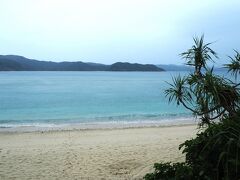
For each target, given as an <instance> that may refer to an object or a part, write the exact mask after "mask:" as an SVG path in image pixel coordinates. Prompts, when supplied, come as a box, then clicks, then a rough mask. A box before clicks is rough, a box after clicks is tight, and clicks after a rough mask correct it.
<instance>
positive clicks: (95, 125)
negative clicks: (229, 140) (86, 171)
mask: <svg viewBox="0 0 240 180" xmlns="http://www.w3.org/2000/svg"><path fill="white" fill-rule="evenodd" d="M196 124H197V119H194V118H178V119H171V120H170V119H165V120H155V121H150V120H141V121H105V122H88V123H69V124H66V123H65V124H64V123H63V124H50V123H45V124H40V123H36V124H14V125H11V124H6V125H3V124H2V125H0V133H3V132H35V131H40V132H45V131H71V130H98V129H103V130H105V129H106V130H107V129H128V128H151V127H165V126H167V127H168V126H184V125H196Z"/></svg>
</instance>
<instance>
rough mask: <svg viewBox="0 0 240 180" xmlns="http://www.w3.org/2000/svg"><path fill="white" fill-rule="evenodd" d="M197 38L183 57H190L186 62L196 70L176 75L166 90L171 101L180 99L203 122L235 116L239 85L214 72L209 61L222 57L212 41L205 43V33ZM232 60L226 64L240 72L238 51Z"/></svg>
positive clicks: (180, 102) (233, 70) (239, 96)
mask: <svg viewBox="0 0 240 180" xmlns="http://www.w3.org/2000/svg"><path fill="white" fill-rule="evenodd" d="M193 40H194V45H193V46H192V47H191V48H190V49H189V50H187V51H186V52H184V53H182V54H181V56H182V58H184V59H186V65H188V66H193V67H194V72H193V73H190V74H189V75H187V76H184V77H181V76H180V75H179V76H178V77H173V83H172V84H169V85H170V87H169V89H167V90H166V91H165V94H166V96H167V97H168V98H169V101H170V102H171V101H176V102H177V104H178V105H180V104H181V105H183V106H184V107H185V108H187V109H188V110H190V111H192V112H193V113H194V115H196V116H199V117H200V118H201V120H202V121H201V123H202V124H211V122H213V120H215V119H217V118H218V119H220V120H221V118H223V117H226V116H228V117H231V116H235V115H236V111H237V109H239V100H240V91H239V88H238V86H239V84H237V83H234V82H233V81H231V80H230V79H227V78H225V77H221V76H219V75H216V74H214V71H213V70H214V68H213V67H212V68H209V67H208V62H209V61H212V62H213V61H214V60H213V58H218V57H217V54H216V52H215V51H213V50H212V49H211V48H210V45H211V43H206V44H205V43H204V36H201V37H200V38H193ZM231 60H232V61H231V62H230V64H227V65H225V67H227V68H228V70H229V71H230V72H232V73H234V74H235V75H236V74H237V73H240V55H239V53H238V52H237V51H236V56H235V57H233V58H231Z"/></svg>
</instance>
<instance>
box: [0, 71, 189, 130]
mask: <svg viewBox="0 0 240 180" xmlns="http://www.w3.org/2000/svg"><path fill="white" fill-rule="evenodd" d="M185 73H186V72H0V127H1V128H4V127H5V128H6V127H18V126H43V127H44V126H55V125H56V126H57V125H67V124H79V123H80V124H81V123H108V122H109V123H113V122H117V123H129V122H160V121H164V120H168V121H169V120H170V121H177V120H178V119H186V118H191V117H192V116H191V113H190V112H188V111H187V110H185V109H184V108H183V107H181V106H176V104H174V103H172V104H169V103H168V99H167V98H165V95H164V90H165V89H166V88H167V87H168V84H167V83H166V82H171V81H172V76H175V75H178V74H185Z"/></svg>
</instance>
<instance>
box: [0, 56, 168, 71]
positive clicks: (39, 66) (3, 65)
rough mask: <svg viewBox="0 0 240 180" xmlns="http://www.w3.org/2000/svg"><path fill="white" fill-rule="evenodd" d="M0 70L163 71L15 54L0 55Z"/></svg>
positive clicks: (140, 65) (127, 64) (136, 66)
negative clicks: (43, 58) (35, 57)
mask: <svg viewBox="0 0 240 180" xmlns="http://www.w3.org/2000/svg"><path fill="white" fill-rule="evenodd" d="M0 71H164V69H162V68H159V67H157V66H155V65H152V64H145V65H144V64H137V63H135V64H131V63H122V62H117V63H114V64H112V65H105V64H99V63H86V62H81V61H77V62H67V61H64V62H52V61H39V60H35V59H28V58H25V57H23V56H16V55H0Z"/></svg>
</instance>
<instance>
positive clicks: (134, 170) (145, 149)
mask: <svg viewBox="0 0 240 180" xmlns="http://www.w3.org/2000/svg"><path fill="white" fill-rule="evenodd" d="M197 131H198V130H197V125H196V124H195V125H191V124H188V125H183V124H182V125H168V126H167V125H165V126H160V127H138V128H136V127H131V128H117V129H116V128H111V129H106V128H105V129H85V130H84V129H78V130H55V131H32V132H20V131H18V132H1V133H0V159H1V163H0V169H1V171H0V178H1V179H11V178H17V179H142V177H143V176H144V175H145V174H146V173H148V172H151V171H152V170H153V164H154V163H156V162H168V161H172V162H179V161H183V160H184V155H183V154H181V151H179V150H178V146H179V144H181V143H183V142H184V141H185V140H187V139H190V138H192V137H194V136H195V134H196V132H197Z"/></svg>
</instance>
